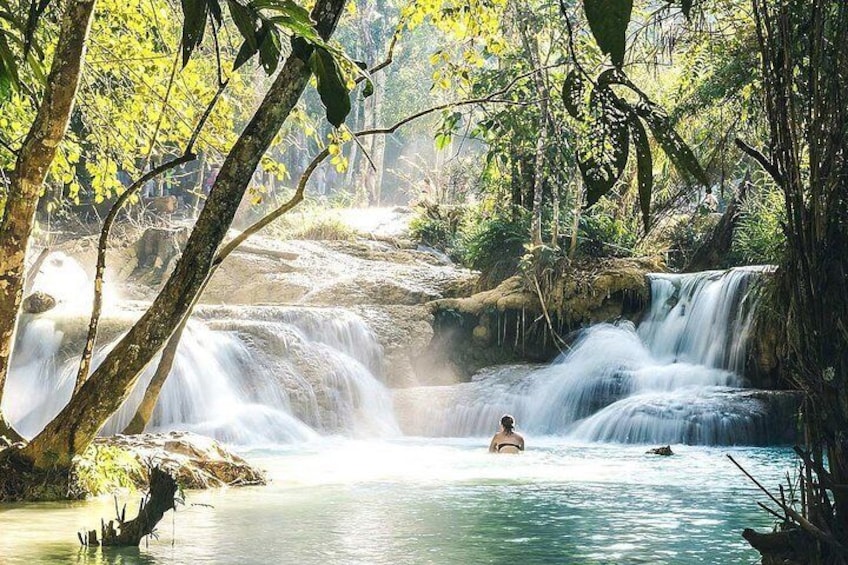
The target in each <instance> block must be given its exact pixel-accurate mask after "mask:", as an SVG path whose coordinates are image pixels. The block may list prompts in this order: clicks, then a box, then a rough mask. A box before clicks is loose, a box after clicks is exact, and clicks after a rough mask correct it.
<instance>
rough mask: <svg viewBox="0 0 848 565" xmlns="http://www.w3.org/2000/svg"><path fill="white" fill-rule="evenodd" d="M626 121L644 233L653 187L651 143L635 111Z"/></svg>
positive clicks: (648, 216) (647, 226)
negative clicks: (632, 148) (634, 155)
mask: <svg viewBox="0 0 848 565" xmlns="http://www.w3.org/2000/svg"><path fill="white" fill-rule="evenodd" d="M627 122H628V124H629V125H630V135H631V138H632V140H633V145H634V146H635V147H636V181H637V184H638V185H639V207H640V208H641V209H642V224H643V225H644V226H645V233H647V232H648V229H649V228H650V227H651V193H652V192H653V187H654V161H653V157H652V155H651V144H650V143H649V142H648V134H647V133H646V132H645V126H643V125H642V122H641V121H640V120H639V118H638V116H636V114H635V113H628V115H627Z"/></svg>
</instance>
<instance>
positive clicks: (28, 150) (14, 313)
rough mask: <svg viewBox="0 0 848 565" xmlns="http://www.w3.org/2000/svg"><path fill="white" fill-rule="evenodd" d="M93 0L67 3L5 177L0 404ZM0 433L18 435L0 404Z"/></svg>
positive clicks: (0, 229) (0, 232) (0, 237)
mask: <svg viewBox="0 0 848 565" xmlns="http://www.w3.org/2000/svg"><path fill="white" fill-rule="evenodd" d="M95 1H96V0H70V1H69V2H68V3H67V6H66V8H65V13H64V15H63V17H62V22H61V27H60V31H59V40H58V42H57V43H56V52H55V54H54V55H53V62H52V64H51V67H50V74H49V75H48V76H47V85H46V87H45V90H44V98H43V99H42V101H41V105H40V106H39V108H38V113H37V114H36V116H35V121H33V123H32V127H30V130H29V132H28V133H27V136H26V139H25V140H24V143H23V146H21V149H20V151H19V153H18V159H17V162H16V163H15V170H14V172H13V173H12V176H11V178H10V182H9V193H8V195H7V197H6V207H5V208H4V210H3V219H2V222H0V254H2V255H0V406H2V399H3V388H4V386H5V384H6V375H7V374H8V372H9V360H10V358H11V355H12V347H13V345H14V343H15V330H16V329H17V319H18V308H19V307H20V305H21V298H22V292H23V287H24V268H25V262H26V251H27V244H28V243H29V237H30V234H31V233H32V227H33V224H34V223H35V210H36V207H37V205H38V197H39V196H40V194H41V190H42V185H43V183H44V179H45V177H46V176H47V172H48V171H49V169H50V165H51V163H52V162H53V157H54V156H55V155H56V147H57V146H58V145H59V142H60V141H61V140H62V137H63V136H64V135H65V129H66V128H67V126H68V120H69V118H70V116H71V112H72V111H73V108H74V99H75V97H76V93H77V87H78V85H79V80H80V74H81V72H82V67H83V62H84V60H85V47H86V40H87V38H88V30H89V27H90V24H91V18H92V15H93V14H94V4H95ZM0 435H12V436H13V437H16V438H17V437H18V435H17V434H16V433H14V432H13V431H12V430H11V428H10V427H9V425H8V424H7V423H6V420H5V419H4V417H3V413H2V409H0Z"/></svg>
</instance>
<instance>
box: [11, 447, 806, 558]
mask: <svg viewBox="0 0 848 565" xmlns="http://www.w3.org/2000/svg"><path fill="white" fill-rule="evenodd" d="M486 443H487V442H486V439H484V438H477V439H474V438H466V439H446V438H403V439H397V440H385V441H355V440H349V439H338V438H323V439H320V440H316V441H313V442H310V443H307V444H303V445H299V446H287V447H285V448H268V449H255V450H253V451H250V452H247V453H245V455H246V456H247V457H248V458H249V459H250V460H251V461H254V462H256V463H258V464H259V465H260V466H262V467H264V468H265V469H267V470H268V472H269V476H270V478H271V483H270V484H269V486H267V487H251V488H240V489H236V488H234V489H226V490H216V491H207V492H198V491H192V492H188V493H187V503H188V506H186V507H181V508H180V509H179V510H178V512H177V513H176V514H175V515H173V514H169V515H168V516H166V518H165V520H164V521H163V522H162V523H161V524H160V527H159V539H154V540H151V541H150V542H149V543H148V544H146V545H145V544H143V545H142V547H141V548H140V549H138V550H130V551H127V550H124V551H115V550H111V551H108V552H105V553H103V552H100V551H99V550H92V549H81V548H80V547H79V544H78V542H77V540H76V534H75V532H76V531H77V530H82V529H90V528H93V527H95V526H97V525H98V524H99V520H100V517H101V516H102V517H106V518H109V517H111V516H113V515H114V502H113V501H112V500H111V499H110V500H96V501H89V502H82V503H50V504H26V505H6V506H0V532H2V535H1V536H0V556H2V562H3V563H4V564H10V565H17V564H31V563H92V564H95V563H96V564H100V563H116V564H117V563H120V564H142V563H143V564H177V563H185V564H192V565H196V564H201V563H227V564H229V563H245V564H266V563H268V564H270V563H298V564H313V563H314V564H322V565H324V564H327V563H362V564H365V563H369V564H370V563H374V564H383V563H385V564H395V563H422V564H424V563H433V564H441V563H463V564H464V563H587V564H596V563H597V564H600V563H609V564H613V563H615V564H620V563H634V564H635V563H669V564H678V563H680V564H687V563H726V564H733V563H745V564H747V563H751V564H753V563H756V562H757V561H758V559H757V558H758V555H757V553H756V551H754V550H752V549H751V548H750V547H748V545H747V543H746V542H745V541H744V540H743V539H742V538H741V536H740V534H741V531H742V529H743V528H745V527H755V528H760V529H767V528H769V527H770V526H771V522H770V520H769V518H768V516H766V515H765V514H764V513H763V512H762V511H760V510H759V509H758V508H757V506H756V501H757V500H762V497H761V496H760V495H759V493H758V491H756V490H755V488H754V487H753V486H752V485H751V484H750V483H749V482H748V481H747V479H745V478H744V477H743V476H742V475H741V473H739V471H738V470H736V468H735V467H733V465H732V464H731V463H730V461H728V459H727V457H726V454H728V453H730V454H732V455H733V456H734V458H736V459H737V460H738V461H739V462H740V463H742V464H743V465H744V466H745V467H746V468H747V469H749V471H751V472H752V473H754V474H755V475H756V476H758V478H760V479H761V481H762V482H763V483H764V484H766V485H774V484H777V483H778V482H779V481H780V480H781V477H782V475H783V474H784V473H785V470H786V469H789V468H791V466H792V455H791V453H790V451H789V450H788V449H782V448H711V447H691V446H672V447H673V449H674V451H675V452H676V455H675V456H673V457H658V456H651V455H647V454H645V453H644V452H645V449H646V447H645V446H633V445H616V444H577V443H572V442H566V441H565V440H563V439H562V438H557V437H547V438H528V445H531V446H532V449H530V450H529V451H527V452H525V453H524V454H522V455H518V456H505V455H490V454H488V453H486V452H485V446H486ZM130 500H131V504H130V507H131V508H134V507H135V504H136V502H135V501H136V500H137V497H131V498H130Z"/></svg>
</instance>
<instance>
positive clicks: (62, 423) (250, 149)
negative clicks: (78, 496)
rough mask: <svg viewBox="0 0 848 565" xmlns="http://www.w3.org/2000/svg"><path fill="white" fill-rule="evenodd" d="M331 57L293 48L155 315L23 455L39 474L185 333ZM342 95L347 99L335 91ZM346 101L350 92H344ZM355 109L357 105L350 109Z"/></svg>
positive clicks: (316, 12) (324, 33) (90, 431)
mask: <svg viewBox="0 0 848 565" xmlns="http://www.w3.org/2000/svg"><path fill="white" fill-rule="evenodd" d="M344 5H345V0H319V1H318V2H317V3H316V4H315V7H314V8H313V10H312V18H313V19H314V21H315V22H316V24H315V28H316V29H317V32H318V34H319V35H320V37H321V38H323V39H324V40H326V39H328V38H329V37H330V35H331V34H332V33H333V31H334V30H335V27H336V25H337V23H338V19H339V17H340V15H341V13H342V11H343V9H344ZM328 57H331V56H330V55H329V53H328V52H327V51H326V50H322V49H321V48H318V49H315V48H313V47H311V46H310V45H309V44H307V43H306V42H305V41H303V40H301V39H294V40H293V42H292V51H291V54H290V55H289V56H288V57H287V58H286V61H285V63H284V64H283V66H282V68H281V70H280V72H279V74H278V75H277V77H276V78H275V79H274V81H273V83H272V84H271V87H270V88H269V90H268V92H267V93H266V95H265V97H264V99H263V101H262V103H261V104H260V105H259V108H258V109H257V110H256V113H255V114H254V116H253V118H252V119H251V120H250V122H249V123H248V124H247V126H246V127H245V129H244V131H243V132H242V134H241V136H240V137H239V139H238V140H237V141H236V143H235V144H234V145H233V148H232V149H231V150H230V152H229V154H228V155H227V158H226V159H225V161H224V163H223V165H222V167H221V170H220V171H219V173H218V176H217V178H216V180H215V183H214V184H213V186H212V189H211V191H210V193H209V196H208V199H207V201H206V204H205V205H204V207H203V210H202V211H201V213H200V216H199V217H198V219H197V222H196V224H195V226H194V229H193V230H192V233H191V236H190V237H189V240H188V242H187V243H186V247H185V250H184V251H183V254H182V255H181V257H180V259H179V261H178V262H177V264H176V266H175V268H174V271H173V273H172V274H171V276H170V278H169V279H168V281H167V282H166V283H165V286H164V287H163V289H162V291H161V292H160V293H159V295H158V296H157V297H156V299H155V300H154V302H153V304H151V306H150V308H149V309H148V310H147V311H146V312H145V314H144V315H143V316H142V317H141V318H140V319H139V321H138V322H137V323H136V324H135V325H134V326H133V327H132V328H131V329H130V331H129V332H128V333H127V334H126V335H125V336H124V338H123V339H121V341H120V342H119V343H118V344H117V345H116V346H115V347H114V348H113V349H112V351H111V352H110V353H109V354H108V355H107V356H106V358H105V359H104V360H103V362H102V363H101V364H100V366H99V367H98V368H97V369H96V370H95V371H94V372H93V373H92V375H91V377H90V378H89V379H88V380H87V381H86V382H85V384H84V385H83V387H82V388H81V389H80V391H79V393H78V394H77V395H76V396H74V397H73V398H72V399H71V401H70V402H69V403H68V405H67V406H66V407H65V408H64V409H63V410H62V411H61V412H60V413H59V415H58V416H57V417H56V418H54V419H53V421H51V422H50V423H49V424H48V425H47V426H46V427H45V429H44V430H43V431H42V432H41V433H40V434H39V435H38V436H36V437H35V438H34V439H33V440H32V441H31V442H30V443H29V444H28V445H27V446H26V447H25V448H24V449H23V450H22V452H21V455H22V456H23V457H24V458H25V459H27V460H29V461H30V462H31V463H32V464H33V465H34V466H35V467H36V468H40V469H47V468H50V467H53V466H57V467H67V466H68V465H69V464H70V460H71V458H72V457H73V456H74V455H75V454H76V453H79V452H81V451H82V450H84V449H85V448H86V447H88V445H89V444H90V443H91V441H92V440H93V439H94V437H95V436H96V435H97V433H98V431H99V430H100V428H102V427H103V425H104V423H105V422H106V420H107V419H108V418H109V416H111V414H112V413H114V412H115V411H116V410H117V409H118V407H119V406H120V405H121V404H122V403H123V401H124V400H125V399H126V397H127V396H128V395H129V393H130V391H131V390H132V389H133V387H134V386H135V384H136V382H137V381H138V378H139V376H140V374H141V372H142V371H143V370H144V368H145V367H146V366H147V365H148V364H149V363H150V361H151V360H152V359H153V358H154V356H155V355H156V354H157V353H158V352H159V351H160V349H161V348H162V347H163V346H164V344H165V342H166V341H167V340H168V338H169V337H170V336H171V334H172V333H173V332H174V331H175V330H176V329H177V328H178V327H179V325H180V323H181V322H182V320H183V317H184V316H185V314H186V312H187V311H188V310H189V308H190V307H191V305H192V303H193V301H194V299H195V297H196V295H197V293H198V292H199V291H200V290H201V289H202V287H203V284H204V281H205V280H206V278H207V276H208V274H209V271H210V269H211V268H212V265H213V260H214V258H215V255H216V253H217V251H218V247H219V246H220V244H221V242H222V241H223V239H224V237H225V236H226V234H227V231H228V229H229V227H230V224H231V223H232V220H233V217H234V216H235V213H236V210H237V208H238V206H239V204H240V202H241V201H242V198H243V196H244V194H245V191H246V190H247V187H248V185H249V183H250V180H251V178H252V176H253V174H254V172H255V170H256V167H257V165H258V164H259V161H260V159H261V158H262V155H263V154H264V153H265V151H266V150H267V148H268V147H269V146H270V144H271V142H272V141H273V139H274V137H275V136H276V134H277V132H278V131H279V129H280V127H281V126H282V125H283V123H284V122H285V121H286V119H287V118H288V116H289V114H290V112H291V110H292V109H293V108H294V105H295V104H296V103H297V101H298V99H299V98H300V96H301V94H302V93H303V91H304V89H305V88H306V86H307V84H308V83H309V79H310V78H311V76H312V71H313V69H315V70H316V71H317V73H318V78H319V89H320V88H321V83H322V81H323V82H324V87H325V91H324V93H328V91H327V89H326V87H327V85H328V84H329V86H330V87H331V88H330V93H332V92H333V89H332V87H334V86H337V85H336V84H330V83H333V81H334V80H336V79H337V75H335V76H334V71H332V69H331V67H332V66H333V65H332V63H331V62H330V60H329V59H328ZM335 94H336V95H337V96H340V93H339V92H335ZM344 94H345V96H346V95H347V93H346V92H345V93H344ZM322 100H324V102H325V104H327V106H328V119H329V120H330V121H331V123H334V124H336V125H338V124H339V123H340V122H341V120H340V119H339V118H341V119H343V118H344V115H345V114H346V111H344V108H342V109H341V110H340V108H339V106H344V104H341V103H340V102H339V101H338V100H336V101H335V102H334V100H333V99H332V98H331V97H330V96H327V97H325V96H324V94H322ZM347 109H349V106H348V108H347Z"/></svg>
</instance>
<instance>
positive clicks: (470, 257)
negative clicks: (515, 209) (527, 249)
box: [460, 211, 530, 288]
mask: <svg viewBox="0 0 848 565" xmlns="http://www.w3.org/2000/svg"><path fill="white" fill-rule="evenodd" d="M529 234H530V214H528V213H526V212H524V211H522V213H519V214H516V215H512V214H511V215H505V216H495V217H492V218H483V219H480V220H479V221H477V222H474V223H468V224H467V225H466V226H465V228H464V229H463V235H462V239H461V242H460V245H461V249H460V256H461V258H462V263H463V264H464V265H465V266H466V267H468V268H471V269H475V270H478V271H480V272H481V277H480V280H481V282H480V285H481V286H482V287H484V288H492V287H494V286H497V285H498V284H499V283H501V282H502V281H504V280H505V279H507V278H508V277H510V276H512V275H513V274H515V273H516V271H517V269H518V263H519V261H520V259H521V257H522V255H523V254H524V244H525V243H527V241H528V239H529Z"/></svg>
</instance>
